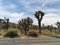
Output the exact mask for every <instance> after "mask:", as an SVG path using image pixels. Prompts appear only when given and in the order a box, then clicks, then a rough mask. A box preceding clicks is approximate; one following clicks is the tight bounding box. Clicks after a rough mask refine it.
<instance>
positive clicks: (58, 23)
mask: <svg viewBox="0 0 60 45" xmlns="http://www.w3.org/2000/svg"><path fill="white" fill-rule="evenodd" d="M56 25H57V28H58V30H59V32H60V22H57V23H56Z"/></svg>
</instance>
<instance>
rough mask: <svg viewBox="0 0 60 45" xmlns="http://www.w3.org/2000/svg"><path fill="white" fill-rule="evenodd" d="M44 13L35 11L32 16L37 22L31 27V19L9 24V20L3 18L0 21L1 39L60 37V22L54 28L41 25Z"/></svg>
mask: <svg viewBox="0 0 60 45" xmlns="http://www.w3.org/2000/svg"><path fill="white" fill-rule="evenodd" d="M44 14H45V13H44V12H42V11H36V12H35V14H34V16H35V18H36V19H37V21H38V25H33V19H31V18H30V17H27V18H25V19H21V20H19V21H18V24H15V23H12V22H9V19H8V18H6V17H4V19H0V36H3V37H13V38H14V37H21V36H29V37H39V36H40V35H46V36H59V35H60V22H56V26H57V27H54V26H53V25H47V26H45V25H44V24H43V25H42V24H41V21H42V20H43V16H44Z"/></svg>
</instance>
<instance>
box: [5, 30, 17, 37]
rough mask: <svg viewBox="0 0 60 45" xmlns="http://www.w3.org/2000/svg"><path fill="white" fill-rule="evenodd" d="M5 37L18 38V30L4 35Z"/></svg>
mask: <svg viewBox="0 0 60 45" xmlns="http://www.w3.org/2000/svg"><path fill="white" fill-rule="evenodd" d="M4 37H11V38H14V37H18V33H17V31H16V30H10V31H8V32H7V33H6V34H5V35H4Z"/></svg>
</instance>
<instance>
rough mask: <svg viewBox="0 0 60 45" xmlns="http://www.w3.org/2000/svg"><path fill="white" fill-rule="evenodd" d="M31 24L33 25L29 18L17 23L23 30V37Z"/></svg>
mask: <svg viewBox="0 0 60 45" xmlns="http://www.w3.org/2000/svg"><path fill="white" fill-rule="evenodd" d="M32 23H33V20H32V19H31V18H29V17H27V18H26V19H22V20H20V21H19V25H20V26H22V28H23V30H24V31H25V35H26V34H27V31H29V25H31V24H32ZM19 28H20V27H19Z"/></svg>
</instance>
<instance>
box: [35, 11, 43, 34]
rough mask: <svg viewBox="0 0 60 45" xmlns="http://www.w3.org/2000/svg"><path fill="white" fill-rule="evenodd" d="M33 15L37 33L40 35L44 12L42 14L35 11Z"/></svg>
mask: <svg viewBox="0 0 60 45" xmlns="http://www.w3.org/2000/svg"><path fill="white" fill-rule="evenodd" d="M34 15H35V17H36V18H37V20H38V25H39V33H40V34H41V21H42V19H43V16H44V12H42V11H36V12H35V14H34Z"/></svg>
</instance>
